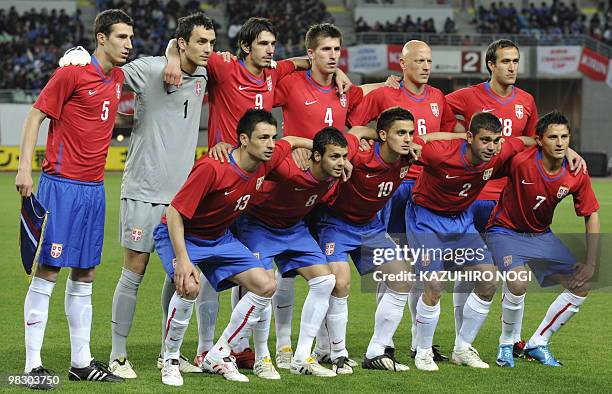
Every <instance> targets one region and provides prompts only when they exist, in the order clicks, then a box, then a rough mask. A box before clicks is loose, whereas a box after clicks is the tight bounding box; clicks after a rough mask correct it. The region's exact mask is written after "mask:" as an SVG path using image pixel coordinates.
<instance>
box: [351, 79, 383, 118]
mask: <svg viewBox="0 0 612 394" xmlns="http://www.w3.org/2000/svg"><path fill="white" fill-rule="evenodd" d="M383 93H384V89H383V88H380V89H376V90H374V91H373V92H370V93H368V94H367V95H365V96H363V98H362V100H361V102H360V103H359V105H357V106H355V107H354V108H352V109H350V111H349V113H348V118H347V123H348V124H349V125H351V126H364V125H367V124H368V123H370V122H371V121H372V120H374V119H376V118H377V117H378V114H380V112H381V111H379V108H378V105H377V104H378V102H379V98H378V96H380V95H381V94H383ZM362 94H363V93H362Z"/></svg>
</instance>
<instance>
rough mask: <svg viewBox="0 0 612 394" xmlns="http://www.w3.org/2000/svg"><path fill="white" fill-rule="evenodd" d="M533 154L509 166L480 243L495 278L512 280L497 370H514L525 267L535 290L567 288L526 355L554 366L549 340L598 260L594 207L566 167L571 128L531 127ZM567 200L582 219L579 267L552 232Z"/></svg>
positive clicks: (559, 124) (556, 118)
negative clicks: (533, 131)
mask: <svg viewBox="0 0 612 394" xmlns="http://www.w3.org/2000/svg"><path fill="white" fill-rule="evenodd" d="M536 132H537V136H536V140H537V144H538V145H537V147H533V148H531V149H527V150H525V151H524V152H521V153H519V154H517V155H516V156H515V157H513V158H512V160H510V162H509V163H508V164H507V174H508V184H507V185H506V187H505V189H504V192H503V193H502V196H501V199H500V201H499V203H498V204H497V206H496V207H495V210H494V211H493V214H492V215H491V218H490V220H489V224H488V225H487V233H486V240H487V244H488V245H489V247H490V249H491V253H492V254H493V257H494V259H495V263H496V264H497V267H498V269H499V270H500V271H504V272H509V271H513V272H514V273H516V280H510V278H508V279H507V280H506V282H505V284H506V286H507V288H505V289H504V294H503V299H502V333H501V336H500V339H499V343H500V344H499V351H498V354H497V364H498V365H500V366H502V367H514V359H513V354H512V353H513V344H514V341H515V338H517V337H518V338H520V335H521V334H520V330H521V325H522V317H523V309H524V308H525V292H526V290H527V285H528V284H529V283H528V281H527V280H526V278H525V276H524V275H525V274H526V273H527V270H526V267H525V266H526V265H529V267H530V268H531V270H532V271H533V273H534V274H535V276H536V279H537V280H538V282H539V283H540V285H541V286H543V287H545V286H552V285H557V284H561V285H562V286H564V287H565V291H563V292H562V293H561V294H560V295H559V296H558V297H557V299H555V301H553V303H552V304H551V305H550V307H549V308H548V311H547V312H546V315H545V316H544V319H543V320H542V322H541V323H540V325H539V326H538V328H537V330H536V331H535V333H534V334H533V335H532V337H531V339H529V341H528V342H527V344H526V347H525V350H524V353H525V355H526V356H528V357H532V358H535V359H536V360H538V361H540V362H541V363H542V364H544V365H549V366H560V365H561V363H559V361H557V360H556V358H555V357H554V356H553V355H552V353H551V352H550V350H549V348H548V343H549V341H550V339H551V337H552V335H553V334H554V333H555V332H557V331H558V330H560V329H561V327H562V326H564V325H565V324H567V322H568V321H569V319H571V318H572V316H574V315H575V314H576V313H577V312H578V310H579V308H580V305H582V303H584V301H585V299H586V296H587V294H588V291H589V283H588V281H589V279H590V278H591V277H592V275H593V272H594V270H595V266H596V260H597V243H598V239H597V238H598V233H599V215H598V213H597V210H598V209H599V204H598V202H597V199H596V198H595V194H594V193H593V189H592V187H591V181H590V178H589V176H588V174H584V173H579V174H578V175H573V174H571V173H570V168H569V164H568V162H567V160H566V159H565V157H566V155H567V150H568V147H569V143H570V125H569V120H568V119H567V117H566V116H565V115H563V114H562V113H560V112H557V111H555V112H551V113H548V114H546V115H544V116H543V117H542V118H541V119H540V120H539V121H538V123H537V125H536ZM570 194H571V195H572V196H573V199H574V209H575V211H576V215H578V216H583V217H584V224H585V232H586V236H587V251H586V261H585V262H584V263H579V264H577V262H576V259H575V257H574V256H573V255H572V253H571V252H570V251H569V250H568V248H567V247H566V246H565V245H564V244H563V242H561V240H560V239H558V238H557V237H556V236H555V235H554V234H553V233H552V231H551V230H550V224H551V223H552V219H553V214H554V211H555V208H556V207H557V205H558V204H559V203H560V202H561V200H563V199H564V198H565V197H566V196H568V195H570ZM517 331H518V332H517Z"/></svg>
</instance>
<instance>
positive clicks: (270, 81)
mask: <svg viewBox="0 0 612 394" xmlns="http://www.w3.org/2000/svg"><path fill="white" fill-rule="evenodd" d="M266 85H268V91H269V92H271V91H272V77H271V76H270V75H268V78H266Z"/></svg>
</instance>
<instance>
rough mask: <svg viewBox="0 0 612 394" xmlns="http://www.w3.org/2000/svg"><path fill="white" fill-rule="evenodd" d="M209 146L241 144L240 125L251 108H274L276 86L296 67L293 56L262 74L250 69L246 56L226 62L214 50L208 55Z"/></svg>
mask: <svg viewBox="0 0 612 394" xmlns="http://www.w3.org/2000/svg"><path fill="white" fill-rule="evenodd" d="M207 69H208V75H209V77H210V79H209V81H208V85H207V86H208V104H209V108H210V111H209V115H208V147H213V146H215V145H216V144H217V143H218V142H221V141H223V142H227V143H229V144H232V145H237V144H238V135H237V133H236V126H237V125H238V121H239V120H240V118H242V115H244V113H245V112H246V111H247V110H248V109H250V108H259V109H265V110H266V111H271V110H272V105H273V104H274V89H275V87H276V84H277V83H278V81H279V80H281V79H282V78H283V77H284V76H286V75H287V74H290V73H292V72H293V71H295V66H294V65H293V62H291V61H290V60H282V61H279V62H278V63H277V64H276V68H275V69H273V68H267V69H265V70H264V71H263V73H262V74H261V75H254V74H252V73H251V72H250V71H249V70H247V68H246V66H245V65H244V63H243V61H242V60H232V61H230V62H226V61H224V60H223V57H222V56H221V55H218V54H216V53H212V54H211V55H210V57H209V58H208V66H207Z"/></svg>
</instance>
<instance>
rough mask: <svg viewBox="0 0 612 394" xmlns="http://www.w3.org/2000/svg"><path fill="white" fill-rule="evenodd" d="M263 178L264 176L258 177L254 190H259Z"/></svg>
mask: <svg viewBox="0 0 612 394" xmlns="http://www.w3.org/2000/svg"><path fill="white" fill-rule="evenodd" d="M265 178H266V177H265V176H260V177H259V178H257V183H256V184H255V190H259V188H260V187H261V185H262V184H263V181H264V179H265Z"/></svg>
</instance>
